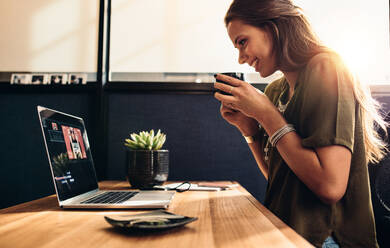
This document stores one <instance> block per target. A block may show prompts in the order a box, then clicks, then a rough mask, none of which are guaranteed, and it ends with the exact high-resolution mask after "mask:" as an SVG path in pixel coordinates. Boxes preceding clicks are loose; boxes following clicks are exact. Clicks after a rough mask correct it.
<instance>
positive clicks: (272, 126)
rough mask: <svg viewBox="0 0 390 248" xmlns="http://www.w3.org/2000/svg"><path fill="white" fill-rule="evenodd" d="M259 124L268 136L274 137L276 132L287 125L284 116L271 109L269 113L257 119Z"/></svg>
mask: <svg viewBox="0 0 390 248" xmlns="http://www.w3.org/2000/svg"><path fill="white" fill-rule="evenodd" d="M256 120H257V121H258V123H259V124H260V125H261V126H262V127H263V128H264V130H265V131H266V132H267V133H268V135H270V136H271V135H272V134H273V133H274V132H275V131H276V130H278V129H279V128H281V127H283V126H284V125H286V124H287V122H286V120H285V119H284V117H283V115H281V114H280V112H279V111H278V110H277V109H276V108H275V109H270V111H267V113H262V114H261V115H260V116H257V117H256Z"/></svg>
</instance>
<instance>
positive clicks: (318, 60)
mask: <svg viewBox="0 0 390 248" xmlns="http://www.w3.org/2000/svg"><path fill="white" fill-rule="evenodd" d="M340 69H345V65H344V62H343V60H342V58H341V57H340V55H338V54H337V53H336V52H333V51H329V52H322V53H318V54H316V55H314V56H313V57H312V58H311V59H310V60H309V61H308V63H307V66H306V71H307V72H313V71H317V72H319V73H321V72H327V73H329V72H331V71H334V72H335V71H336V70H340Z"/></svg>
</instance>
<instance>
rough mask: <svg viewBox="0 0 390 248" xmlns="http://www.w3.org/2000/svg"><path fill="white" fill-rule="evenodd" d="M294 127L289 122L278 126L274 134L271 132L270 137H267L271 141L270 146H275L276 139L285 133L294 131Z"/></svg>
mask: <svg viewBox="0 0 390 248" xmlns="http://www.w3.org/2000/svg"><path fill="white" fill-rule="evenodd" d="M295 131H296V130H295V128H294V126H293V125H291V124H287V125H284V126H283V127H281V128H279V129H278V130H277V131H276V132H275V133H274V134H272V136H271V138H270V139H269V142H270V143H271V146H273V147H275V146H276V144H277V143H278V141H279V140H280V139H281V138H282V137H283V136H284V135H286V134H287V133H289V132H295Z"/></svg>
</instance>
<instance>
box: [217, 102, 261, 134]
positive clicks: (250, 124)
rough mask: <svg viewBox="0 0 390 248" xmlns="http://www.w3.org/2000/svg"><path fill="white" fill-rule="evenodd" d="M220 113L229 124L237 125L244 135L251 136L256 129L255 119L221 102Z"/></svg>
mask: <svg viewBox="0 0 390 248" xmlns="http://www.w3.org/2000/svg"><path fill="white" fill-rule="evenodd" d="M220 111H221V115H222V117H223V118H224V119H225V120H226V121H227V122H228V123H230V124H231V125H233V126H235V127H237V128H238V129H239V130H240V132H241V133H242V134H243V135H244V136H253V135H255V134H256V133H257V131H258V124H257V121H256V120H255V119H253V118H250V117H248V116H246V115H244V114H243V113H241V112H240V111H237V110H234V109H232V108H229V107H227V106H226V105H224V104H222V103H221V109H220Z"/></svg>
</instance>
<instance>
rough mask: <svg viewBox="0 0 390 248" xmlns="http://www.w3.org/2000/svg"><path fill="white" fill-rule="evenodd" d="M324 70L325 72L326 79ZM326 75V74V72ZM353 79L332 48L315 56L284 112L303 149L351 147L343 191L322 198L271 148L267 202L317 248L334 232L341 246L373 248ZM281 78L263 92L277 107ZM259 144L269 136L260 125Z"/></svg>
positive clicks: (282, 93)
mask: <svg viewBox="0 0 390 248" xmlns="http://www.w3.org/2000/svg"><path fill="white" fill-rule="evenodd" d="M324 75H327V77H326V78H325V77H324ZM329 75H330V76H329ZM352 83H353V79H352V77H351V76H350V74H349V72H348V70H347V69H346V68H345V66H344V65H343V64H342V63H341V60H340V58H339V57H338V56H337V55H335V54H331V53H322V54H318V55H316V56H315V57H313V58H312V59H311V60H310V61H309V63H308V64H307V65H306V66H305V67H304V68H303V69H302V70H301V71H300V73H299V76H298V80H297V84H296V86H295V89H294V95H293V96H292V98H291V100H290V101H289V102H288V105H287V108H286V110H285V112H284V114H283V115H284V117H285V119H286V120H287V122H288V123H290V124H293V125H294V127H295V129H296V132H297V134H298V135H299V136H300V137H301V139H302V145H303V146H304V147H306V148H316V147H322V146H329V145H341V146H345V147H346V148H348V149H349V150H350V151H351V152H352V160H351V168H350V174H349V180H348V186H347V190H346V192H345V195H344V196H343V198H342V199H341V200H340V201H338V202H337V203H335V204H332V205H328V204H325V203H323V202H322V201H321V200H320V199H319V198H318V197H317V196H316V195H315V194H314V193H313V192H312V191H311V190H310V189H309V188H307V186H306V185H305V184H304V183H303V182H302V181H301V180H299V179H298V177H297V176H296V175H295V174H294V172H293V171H292V170H291V169H290V168H289V167H288V165H287V164H286V163H285V162H284V161H283V159H282V158H281V156H280V154H279V152H278V150H277V149H276V148H271V151H270V152H269V160H268V162H267V163H268V166H269V169H268V173H269V174H268V186H267V191H266V198H265V206H266V207H268V208H269V209H270V210H271V211H272V212H273V213H274V214H275V215H277V216H278V217H279V218H280V219H282V220H283V221H284V222H285V223H286V224H288V225H289V226H290V227H292V228H293V229H294V230H295V231H296V232H298V233H299V234H300V235H302V236H303V237H304V238H306V239H307V240H308V241H309V242H311V243H312V244H313V245H315V246H317V247H321V245H322V243H323V242H324V240H325V239H326V238H327V237H328V236H330V235H332V236H333V237H334V239H335V240H336V241H337V242H338V244H340V245H341V247H354V248H355V247H366V248H367V247H377V246H378V245H377V241H376V234H375V222H374V216H373V210H372V205H371V195H370V186H369V175H368V168H367V161H366V157H365V148H364V147H365V145H364V140H363V130H362V125H361V113H360V107H359V105H358V104H357V101H356V99H355V97H354V93H353V88H352ZM288 90H289V85H288V83H287V81H286V79H285V78H284V77H283V78H281V79H279V80H276V81H275V82H273V83H271V84H269V85H268V86H267V88H266V89H265V94H266V95H267V96H268V97H269V99H270V100H271V101H272V102H273V103H274V104H275V106H278V104H279V101H280V102H281V103H282V104H286V103H287V98H288ZM261 135H262V137H264V139H263V140H262V141H261V142H262V145H263V148H264V146H265V144H266V140H267V137H266V135H265V132H264V130H263V129H261Z"/></svg>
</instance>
